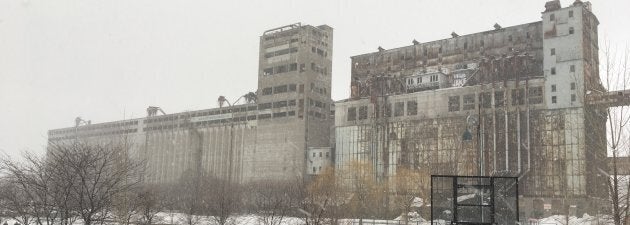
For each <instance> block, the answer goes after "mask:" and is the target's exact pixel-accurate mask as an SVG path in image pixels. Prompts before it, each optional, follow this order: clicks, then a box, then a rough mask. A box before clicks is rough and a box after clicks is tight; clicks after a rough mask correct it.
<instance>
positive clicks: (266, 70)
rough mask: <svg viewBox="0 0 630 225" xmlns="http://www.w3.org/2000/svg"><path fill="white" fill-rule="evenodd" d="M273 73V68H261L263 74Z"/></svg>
mask: <svg viewBox="0 0 630 225" xmlns="http://www.w3.org/2000/svg"><path fill="white" fill-rule="evenodd" d="M272 74H273V68H267V69H265V70H263V75H265V76H266V75H272Z"/></svg>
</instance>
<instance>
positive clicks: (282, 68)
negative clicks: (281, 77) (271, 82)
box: [276, 65, 287, 73]
mask: <svg viewBox="0 0 630 225" xmlns="http://www.w3.org/2000/svg"><path fill="white" fill-rule="evenodd" d="M286 72H287V66H286V65H282V66H278V67H276V73H286Z"/></svg>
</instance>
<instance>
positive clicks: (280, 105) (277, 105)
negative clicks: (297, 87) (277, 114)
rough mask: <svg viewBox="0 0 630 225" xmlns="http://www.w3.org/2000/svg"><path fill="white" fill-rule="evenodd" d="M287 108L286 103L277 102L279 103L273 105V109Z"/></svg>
mask: <svg viewBox="0 0 630 225" xmlns="http://www.w3.org/2000/svg"><path fill="white" fill-rule="evenodd" d="M286 106H287V101H279V102H274V103H273V108H274V109H276V108H282V107H286Z"/></svg>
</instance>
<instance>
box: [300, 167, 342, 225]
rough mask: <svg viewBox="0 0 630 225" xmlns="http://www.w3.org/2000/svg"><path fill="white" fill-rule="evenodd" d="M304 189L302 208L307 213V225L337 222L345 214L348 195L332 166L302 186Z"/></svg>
mask: <svg viewBox="0 0 630 225" xmlns="http://www.w3.org/2000/svg"><path fill="white" fill-rule="evenodd" d="M301 190H303V191H304V194H303V200H302V204H301V208H300V210H301V211H302V213H303V214H305V215H306V217H305V218H304V220H305V223H306V224H307V225H320V224H337V223H338V222H339V218H340V217H341V216H342V215H343V213H344V210H342V206H343V205H344V204H345V203H346V201H345V200H346V199H347V198H348V195H347V194H346V192H344V191H343V187H342V186H341V183H340V182H339V180H338V179H337V177H336V175H335V171H334V169H333V168H331V167H327V168H324V170H323V171H322V172H321V173H320V174H319V175H317V177H316V178H315V179H314V180H313V181H312V182H311V183H309V184H307V185H305V187H304V188H301Z"/></svg>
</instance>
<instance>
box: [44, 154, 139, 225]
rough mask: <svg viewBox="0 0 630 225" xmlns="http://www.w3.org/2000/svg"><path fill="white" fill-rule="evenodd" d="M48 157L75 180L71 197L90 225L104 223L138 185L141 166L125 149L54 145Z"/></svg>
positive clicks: (78, 212) (62, 174) (76, 210)
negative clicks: (122, 197) (118, 202)
mask: <svg viewBox="0 0 630 225" xmlns="http://www.w3.org/2000/svg"><path fill="white" fill-rule="evenodd" d="M50 147H51V148H50V149H49V150H48V153H47V157H49V160H52V161H54V162H55V164H56V166H55V167H56V169H58V170H61V171H63V172H60V175H61V176H64V175H66V176H72V177H74V179H73V178H70V177H60V179H62V180H65V179H70V180H72V185H71V188H70V189H69V196H70V199H71V201H72V206H73V209H74V211H75V212H76V213H77V215H78V216H79V217H80V218H81V219H82V220H83V223H84V224H86V225H91V224H92V223H93V222H95V221H103V220H104V219H105V218H106V217H107V216H108V215H109V212H110V210H111V209H112V207H113V204H114V199H115V197H116V196H119V195H121V194H123V193H125V192H127V191H128V190H130V189H131V188H132V187H133V186H134V185H136V184H138V183H139V181H140V179H139V174H138V173H139V171H140V168H141V166H140V163H138V162H136V161H134V160H132V159H130V158H129V157H128V153H127V149H126V146H125V145H117V144H97V143H86V142H74V143H71V144H66V145H51V146H50Z"/></svg>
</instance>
